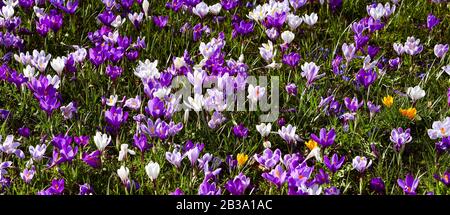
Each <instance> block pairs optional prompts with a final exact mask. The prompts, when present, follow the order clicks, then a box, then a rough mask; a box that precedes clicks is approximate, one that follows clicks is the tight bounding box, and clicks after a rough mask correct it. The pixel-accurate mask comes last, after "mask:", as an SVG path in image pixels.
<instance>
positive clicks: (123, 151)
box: [118, 144, 136, 161]
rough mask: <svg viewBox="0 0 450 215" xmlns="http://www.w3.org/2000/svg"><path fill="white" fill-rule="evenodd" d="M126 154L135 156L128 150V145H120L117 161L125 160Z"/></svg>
mask: <svg viewBox="0 0 450 215" xmlns="http://www.w3.org/2000/svg"><path fill="white" fill-rule="evenodd" d="M128 154H130V155H135V154H136V152H134V151H133V150H131V149H128V144H122V145H120V151H119V158H118V160H119V161H123V160H125V159H127V155H128Z"/></svg>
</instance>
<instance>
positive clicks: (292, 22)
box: [287, 14, 303, 31]
mask: <svg viewBox="0 0 450 215" xmlns="http://www.w3.org/2000/svg"><path fill="white" fill-rule="evenodd" d="M302 22H303V19H302V18H301V17H299V16H296V15H294V14H289V15H288V16H287V23H288V25H289V28H290V29H291V31H293V30H295V29H297V28H298V26H300V25H301V24H302Z"/></svg>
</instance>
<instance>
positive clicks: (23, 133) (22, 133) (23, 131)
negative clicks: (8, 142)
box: [17, 126, 30, 138]
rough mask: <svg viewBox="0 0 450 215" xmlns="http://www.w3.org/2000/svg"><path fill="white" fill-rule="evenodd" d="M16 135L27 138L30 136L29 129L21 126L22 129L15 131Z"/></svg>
mask: <svg viewBox="0 0 450 215" xmlns="http://www.w3.org/2000/svg"><path fill="white" fill-rule="evenodd" d="M17 133H19V135H20V136H22V137H25V138H28V137H29V136H30V129H29V128H28V127H25V126H23V127H22V128H19V129H17Z"/></svg>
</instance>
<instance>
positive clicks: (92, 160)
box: [82, 150, 102, 168]
mask: <svg viewBox="0 0 450 215" xmlns="http://www.w3.org/2000/svg"><path fill="white" fill-rule="evenodd" d="M101 154H102V152H101V151H100V150H95V151H93V152H91V153H89V154H88V153H86V152H83V156H82V160H83V161H84V162H85V163H86V164H87V165H89V166H91V167H92V168H98V167H100V166H101V165H102V163H101V160H100V156H101Z"/></svg>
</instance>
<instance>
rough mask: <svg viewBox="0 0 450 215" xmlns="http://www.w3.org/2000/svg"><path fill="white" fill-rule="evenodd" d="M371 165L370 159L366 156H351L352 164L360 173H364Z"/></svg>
mask: <svg viewBox="0 0 450 215" xmlns="http://www.w3.org/2000/svg"><path fill="white" fill-rule="evenodd" d="M371 165H372V160H368V159H367V158H366V157H360V156H356V157H355V158H353V161H352V166H353V169H356V170H357V171H358V172H360V173H364V171H366V169H368V168H369V167H370V166H371Z"/></svg>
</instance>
